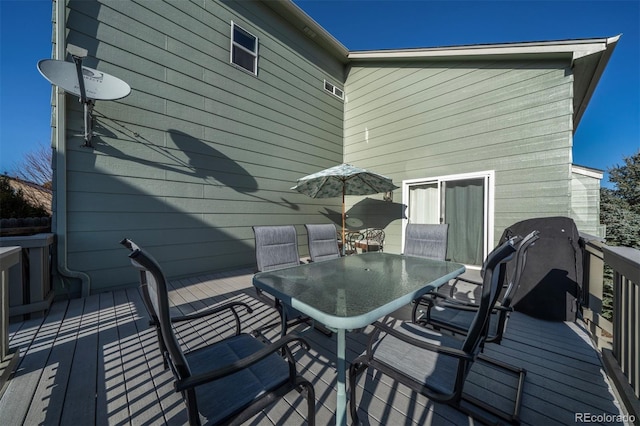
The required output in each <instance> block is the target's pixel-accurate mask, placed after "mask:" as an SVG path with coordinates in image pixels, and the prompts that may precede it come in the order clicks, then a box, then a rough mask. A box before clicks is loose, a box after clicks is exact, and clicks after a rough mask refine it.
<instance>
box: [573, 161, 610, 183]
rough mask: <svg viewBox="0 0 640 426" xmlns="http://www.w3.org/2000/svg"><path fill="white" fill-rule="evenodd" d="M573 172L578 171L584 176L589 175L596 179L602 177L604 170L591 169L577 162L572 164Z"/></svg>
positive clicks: (577, 172)
mask: <svg viewBox="0 0 640 426" xmlns="http://www.w3.org/2000/svg"><path fill="white" fill-rule="evenodd" d="M571 173H576V174H578V175H582V176H588V177H591V178H595V179H602V178H603V177H604V172H602V171H600V170H596V169H590V168H588V167H583V166H578V165H576V164H572V165H571Z"/></svg>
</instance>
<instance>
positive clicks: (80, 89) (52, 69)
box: [38, 44, 131, 146]
mask: <svg viewBox="0 0 640 426" xmlns="http://www.w3.org/2000/svg"><path fill="white" fill-rule="evenodd" d="M67 51H68V52H69V53H70V54H71V57H72V58H73V62H66V61H57V60H55V59H43V60H41V61H39V62H38V71H40V74H42V76H43V77H44V78H46V79H47V80H48V81H49V82H50V83H51V84H54V85H56V86H58V87H60V88H62V89H63V90H64V91H65V92H68V93H71V94H74V95H76V96H80V102H82V105H83V108H84V141H85V145H84V146H91V138H92V137H93V131H92V122H93V116H92V113H93V105H94V101H95V100H103V101H112V100H115V99H120V98H124V97H125V96H127V95H128V94H129V93H131V87H129V85H128V84H127V83H125V82H124V81H122V80H120V79H119V78H116V77H114V76H112V75H109V74H107V73H104V72H102V71H98V70H94V69H93V68H89V67H84V66H82V59H83V58H85V57H86V56H87V50H86V49H83V48H81V47H78V46H74V45H72V44H70V45H68V46H67Z"/></svg>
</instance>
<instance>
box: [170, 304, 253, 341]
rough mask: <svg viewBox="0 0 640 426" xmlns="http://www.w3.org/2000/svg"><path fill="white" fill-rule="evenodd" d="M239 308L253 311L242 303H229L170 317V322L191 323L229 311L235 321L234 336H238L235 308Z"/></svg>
mask: <svg viewBox="0 0 640 426" xmlns="http://www.w3.org/2000/svg"><path fill="white" fill-rule="evenodd" d="M239 306H241V307H243V308H245V309H246V310H247V313H253V309H252V308H251V306H249V305H247V304H246V303H244V302H229V303H225V304H224V305H220V306H214V307H212V308H208V309H205V310H203V311H197V312H194V313H191V314H189V315H182V316H177V317H171V322H172V323H176V322H183V321H192V320H195V319H199V318H204V317H207V316H209V315H213V314H218V313H220V312H223V311H226V310H230V311H231V313H232V314H233V316H234V318H235V321H236V335H238V334H240V317H239V316H238V312H236V307H239Z"/></svg>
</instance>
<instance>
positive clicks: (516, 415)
mask: <svg viewBox="0 0 640 426" xmlns="http://www.w3.org/2000/svg"><path fill="white" fill-rule="evenodd" d="M476 362H484V363H487V364H490V365H493V366H495V367H497V368H502V369H504V370H507V371H510V372H512V373H514V374H516V375H517V376H518V385H517V388H516V397H515V401H514V409H513V412H512V413H507V412H504V411H502V410H499V409H497V408H494V407H492V406H490V405H489V404H487V403H485V402H484V401H481V400H479V399H478V398H475V397H472V396H470V395H467V394H463V396H462V399H463V400H465V401H467V402H469V403H470V404H473V405H475V406H476V407H479V408H481V409H483V410H485V411H487V412H489V413H491V414H493V415H495V416H498V417H499V418H501V419H503V420H507V421H508V422H510V423H511V424H516V425H517V424H520V405H521V402H522V391H523V388H524V380H525V376H526V375H527V370H525V369H524V368H521V367H517V366H515V365H512V364H508V363H506V362H502V361H500V360H497V359H494V358H491V357H489V356H487V355H485V354H480V355H478V357H477V359H476ZM460 408H462V407H460ZM463 411H467V412H468V413H469V414H471V415H472V416H473V417H477V413H473V412H471V411H470V410H463ZM478 418H479V420H482V421H486V419H485V420H483V419H482V417H481V416H480V417H478Z"/></svg>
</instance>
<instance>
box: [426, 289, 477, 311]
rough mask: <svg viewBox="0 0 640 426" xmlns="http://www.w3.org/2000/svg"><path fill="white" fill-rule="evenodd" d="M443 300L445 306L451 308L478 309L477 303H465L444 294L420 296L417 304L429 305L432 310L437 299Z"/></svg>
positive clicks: (434, 293)
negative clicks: (467, 307)
mask: <svg viewBox="0 0 640 426" xmlns="http://www.w3.org/2000/svg"><path fill="white" fill-rule="evenodd" d="M438 298H439V299H443V301H444V303H445V306H447V305H450V306H454V307H458V306H469V307H472V308H476V309H477V308H478V306H479V305H478V304H477V303H473V302H465V301H464V300H460V299H456V298H453V297H450V296H447V295H446V294H442V293H436V292H433V293H427V294H425V295H423V296H420V297H419V298H418V299H416V302H417V303H420V302H424V303H426V304H427V305H429V308H431V306H432V305H434V304H435V301H436V299H438Z"/></svg>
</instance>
